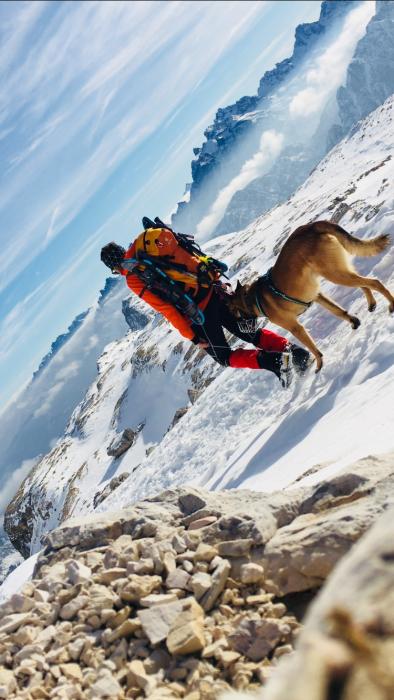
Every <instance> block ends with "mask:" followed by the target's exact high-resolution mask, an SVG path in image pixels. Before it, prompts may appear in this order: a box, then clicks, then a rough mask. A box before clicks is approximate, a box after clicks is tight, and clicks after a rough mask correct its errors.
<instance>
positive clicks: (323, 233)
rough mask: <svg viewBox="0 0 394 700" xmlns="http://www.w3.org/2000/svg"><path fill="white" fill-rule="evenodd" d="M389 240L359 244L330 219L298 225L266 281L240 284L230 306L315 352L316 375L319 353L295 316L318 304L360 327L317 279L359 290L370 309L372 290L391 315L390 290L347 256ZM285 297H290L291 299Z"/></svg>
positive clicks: (367, 253)
mask: <svg viewBox="0 0 394 700" xmlns="http://www.w3.org/2000/svg"><path fill="white" fill-rule="evenodd" d="M389 241H390V236H389V235H388V234H383V235H381V236H376V238H372V239H370V240H367V241H363V240H360V239H359V238H355V237H354V236H352V235H351V234H350V233H347V231H345V230H344V229H343V228H341V226H338V225H337V224H333V223H331V222H330V221H316V222H315V223H312V224H306V225H305V226H300V227H299V228H297V229H296V230H295V231H294V232H293V233H292V234H291V236H290V237H289V238H288V239H287V241H286V243H285V244H284V246H283V248H282V250H281V251H280V253H279V257H278V259H277V261H276V262H275V265H274V266H273V268H272V269H271V270H270V272H269V273H268V275H269V276H268V278H267V275H264V276H263V277H259V278H258V279H257V280H256V281H255V282H253V283H252V284H250V285H241V284H240V283H239V282H238V284H237V288H236V290H235V293H234V296H233V297H232V298H231V299H230V301H229V306H230V308H231V310H232V311H233V313H235V315H237V316H238V317H239V318H250V317H251V316H254V317H257V316H262V315H264V316H266V317H267V318H268V319H269V320H270V321H272V323H275V324H276V325H278V326H281V328H285V329H286V330H288V331H290V332H291V333H292V334H293V335H294V336H295V338H297V340H300V341H301V343H303V344H304V345H305V346H306V347H307V348H308V350H310V351H311V352H312V353H313V355H314V357H315V359H316V365H317V369H316V372H318V371H319V370H320V369H321V368H322V366H323V359H322V358H323V355H322V353H321V352H320V350H319V349H318V348H317V346H316V345H315V343H314V342H313V340H312V338H311V336H310V335H309V333H308V332H307V331H306V330H305V328H304V327H303V325H302V324H301V323H300V322H299V320H298V316H299V315H300V314H302V313H303V312H304V311H305V309H306V308H308V306H309V305H310V304H311V303H312V301H317V302H318V304H321V305H322V306H324V308H325V309H327V310H328V311H331V313H332V314H334V315H335V316H338V317H339V318H342V319H343V320H344V321H348V322H349V323H350V324H351V326H352V327H353V328H358V326H359V325H360V321H359V319H358V318H357V317H356V316H351V315H350V314H349V313H348V312H347V311H345V309H342V308H341V307H340V306H338V304H336V303H335V302H334V301H332V299H329V297H327V296H325V295H324V294H322V293H321V292H320V291H319V286H320V284H319V283H320V279H321V278H324V279H326V280H329V282H333V283H334V284H343V285H345V286H346V287H360V288H361V289H362V290H363V292H364V294H365V296H366V297H367V301H368V309H369V311H374V309H375V308H376V300H375V297H374V296H373V294H372V291H371V290H374V291H376V292H380V294H383V295H384V296H385V297H386V299H388V301H389V310H390V312H391V313H392V312H393V311H394V297H393V295H392V294H391V292H390V291H389V290H388V289H387V288H386V287H385V286H384V285H383V284H382V283H381V282H380V281H379V280H377V279H373V278H371V277H362V276H361V275H359V274H358V273H357V272H356V271H355V269H354V268H353V265H352V262H351V259H350V256H349V254H350V255H360V256H370V255H377V254H378V253H381V252H382V251H383V250H384V249H385V248H386V247H387V246H388V244H389ZM285 297H292V299H293V300H294V301H292V300H289V299H288V298H285Z"/></svg>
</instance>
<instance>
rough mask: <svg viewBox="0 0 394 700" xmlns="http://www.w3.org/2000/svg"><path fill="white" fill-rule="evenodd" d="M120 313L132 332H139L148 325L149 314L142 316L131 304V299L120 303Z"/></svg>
mask: <svg viewBox="0 0 394 700" xmlns="http://www.w3.org/2000/svg"><path fill="white" fill-rule="evenodd" d="M122 312H123V316H124V317H125V319H126V323H127V325H128V326H129V328H130V329H131V330H132V331H139V330H141V328H144V327H145V326H146V324H147V323H149V314H148V313H147V314H144V313H142V311H141V310H140V309H137V308H136V306H135V304H133V298H132V297H127V298H126V299H123V301H122Z"/></svg>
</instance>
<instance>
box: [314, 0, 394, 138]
mask: <svg viewBox="0 0 394 700" xmlns="http://www.w3.org/2000/svg"><path fill="white" fill-rule="evenodd" d="M393 33H394V3H392V2H390V0H377V2H376V14H375V16H374V17H373V18H372V19H371V21H370V22H369V24H368V26H367V30H366V34H365V36H364V37H363V38H362V39H361V40H360V41H359V43H358V45H357V49H356V51H355V54H354V56H353V59H352V61H351V63H350V65H349V68H348V71H347V76H346V83H345V85H343V86H342V87H340V88H339V90H338V93H337V102H338V118H337V122H336V124H335V125H334V126H333V127H332V129H331V131H330V133H329V140H328V146H329V147H331V146H333V145H334V144H336V143H338V141H340V140H341V139H342V138H343V137H344V136H345V135H346V134H347V133H348V132H349V131H350V129H351V128H352V127H353V125H354V124H356V123H357V122H358V121H360V120H361V119H363V118H364V117H365V116H366V115H367V114H369V113H370V112H372V110H374V109H376V107H378V106H379V105H381V104H383V102H384V101H385V100H386V99H387V98H388V97H389V96H390V95H392V94H393V92H394V45H393Z"/></svg>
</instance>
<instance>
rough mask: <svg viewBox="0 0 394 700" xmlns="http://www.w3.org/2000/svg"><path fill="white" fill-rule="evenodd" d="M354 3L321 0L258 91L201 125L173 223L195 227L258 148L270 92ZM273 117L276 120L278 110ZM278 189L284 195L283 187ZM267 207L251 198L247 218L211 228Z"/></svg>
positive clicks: (231, 227)
mask: <svg viewBox="0 0 394 700" xmlns="http://www.w3.org/2000/svg"><path fill="white" fill-rule="evenodd" d="M357 4H358V3H357V0H340V1H337V0H330V2H327V1H324V2H322V6H321V12H320V17H319V20H317V21H316V22H311V23H309V24H301V25H299V26H298V27H297V28H296V30H295V43H294V49H293V54H292V56H290V57H289V58H287V59H285V60H283V61H281V62H280V63H277V64H276V66H275V68H274V69H273V70H269V71H266V73H265V74H264V76H263V77H262V79H261V80H260V84H259V88H258V91H257V94H256V95H253V96H244V97H242V98H241V99H239V100H237V102H235V103H234V104H232V105H229V106H228V107H224V108H220V109H218V111H217V113H216V116H215V120H214V123H213V124H211V125H210V126H208V127H207V129H206V130H205V131H204V136H205V137H206V140H205V141H204V143H203V144H202V146H201V147H198V148H194V149H193V150H194V155H195V156H196V158H195V159H194V160H193V161H192V163H191V171H192V182H191V183H189V184H188V185H187V189H188V194H189V196H188V197H187V199H186V200H184V201H181V202H179V203H178V208H177V211H176V213H175V214H174V215H173V217H172V224H173V226H175V227H178V228H179V230H185V231H188V232H193V231H195V229H196V226H197V224H198V222H199V221H200V219H201V218H202V216H203V215H204V214H205V213H207V210H208V207H209V206H210V204H211V203H212V202H213V201H214V200H215V199H216V196H217V194H218V192H219V190H220V189H221V188H222V187H224V186H225V185H226V184H227V183H228V182H229V181H230V180H231V179H232V178H233V177H234V176H235V175H236V174H238V172H239V170H240V168H241V165H242V163H243V162H244V161H245V160H247V159H248V158H249V157H251V156H252V155H253V154H254V153H255V152H256V150H258V142H259V139H260V136H261V123H262V122H263V121H266V120H267V117H269V115H270V110H271V107H272V105H271V97H272V94H273V93H274V92H275V91H277V90H278V89H279V88H280V87H281V86H282V85H283V84H284V82H285V81H286V80H288V79H289V78H290V77H291V76H292V75H293V74H295V72H296V70H297V69H298V68H299V66H300V65H301V64H302V61H303V60H304V59H305V58H306V57H307V56H308V54H309V53H310V52H312V51H313V50H314V49H315V48H316V46H317V44H318V42H319V41H320V40H321V39H323V38H324V37H325V35H326V34H327V33H328V32H329V31H330V30H331V29H332V27H333V25H334V24H335V23H336V22H337V21H338V20H340V19H341V18H343V17H344V16H345V15H346V13H347V12H349V10H351V9H353V8H354V7H355V6H356V5H357ZM275 117H276V119H275V121H276V122H277V119H278V115H275ZM256 127H257V128H256ZM241 147H242V158H241V160H240V149H241ZM322 155H324V154H322ZM289 160H291V153H289ZM317 160H318V159H317ZM317 160H316V162H317ZM308 163H309V161H308ZM307 173H308V171H305V175H304V179H305V177H306V175H307ZM293 174H294V173H293ZM300 182H302V180H298V181H297V182H296V183H295V184H294V187H293V189H290V191H289V192H288V194H287V196H289V195H290V194H291V192H292V191H294V189H295V188H296V186H297V185H298V184H300ZM207 185H209V186H207ZM286 191H287V190H286ZM281 194H282V195H283V192H282V193H281ZM269 201H271V200H269ZM278 201H283V197H282V200H278V199H277V198H276V201H275V202H274V203H275V204H276V203H277V202H278ZM246 208H247V207H246V205H245V209H246ZM267 208H269V206H267V207H265V208H264V207H260V209H259V210H258V211H257V212H256V211H255V209H256V202H255V201H254V204H253V208H252V211H251V213H250V216H249V218H248V217H247V216H243V217H242V219H240V220H239V221H238V222H237V221H236V220H234V221H233V222H232V224H229V221H227V220H226V222H225V223H224V224H223V226H224V228H223V226H222V227H221V228H218V230H217V231H216V233H224V232H228V231H234V230H238V228H242V227H244V226H246V225H247V224H248V223H250V221H252V220H253V219H254V218H256V216H258V215H259V214H261V213H263V211H266V210H267ZM237 224H238V225H237Z"/></svg>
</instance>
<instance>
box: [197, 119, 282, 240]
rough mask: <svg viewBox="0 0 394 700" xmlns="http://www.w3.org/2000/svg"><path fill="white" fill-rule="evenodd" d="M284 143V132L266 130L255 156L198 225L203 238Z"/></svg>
mask: <svg viewBox="0 0 394 700" xmlns="http://www.w3.org/2000/svg"><path fill="white" fill-rule="evenodd" d="M282 145H283V134H280V133H278V132H277V131H274V130H269V131H264V133H263V134H262V136H261V139H260V148H259V150H258V151H257V153H255V155H254V156H253V158H250V159H249V160H247V161H246V163H244V165H243V166H242V168H241V171H240V173H239V175H236V177H234V178H233V179H232V180H231V182H229V184H228V185H226V187H224V188H223V189H222V190H221V191H220V192H219V195H218V196H217V198H216V200H215V203H214V204H213V206H212V207H211V209H210V211H209V214H207V216H205V217H204V218H203V219H202V221H201V222H200V223H199V225H198V227H197V234H198V236H199V237H201V239H204V238H205V237H206V236H207V235H209V234H210V233H211V232H212V231H213V230H214V229H215V227H216V226H217V224H218V223H219V221H220V220H221V219H222V218H223V215H224V212H225V211H226V209H227V207H228V205H229V204H230V201H231V199H232V197H233V196H234V194H235V193H236V192H238V191H239V190H243V189H244V188H245V187H246V186H247V185H249V183H250V182H252V180H255V179H256V178H257V177H260V176H261V175H262V174H263V173H264V172H265V171H266V170H267V169H268V168H269V166H270V165H271V164H272V162H273V160H274V159H275V158H276V157H277V156H278V155H279V153H280V151H281V149H282Z"/></svg>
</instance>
